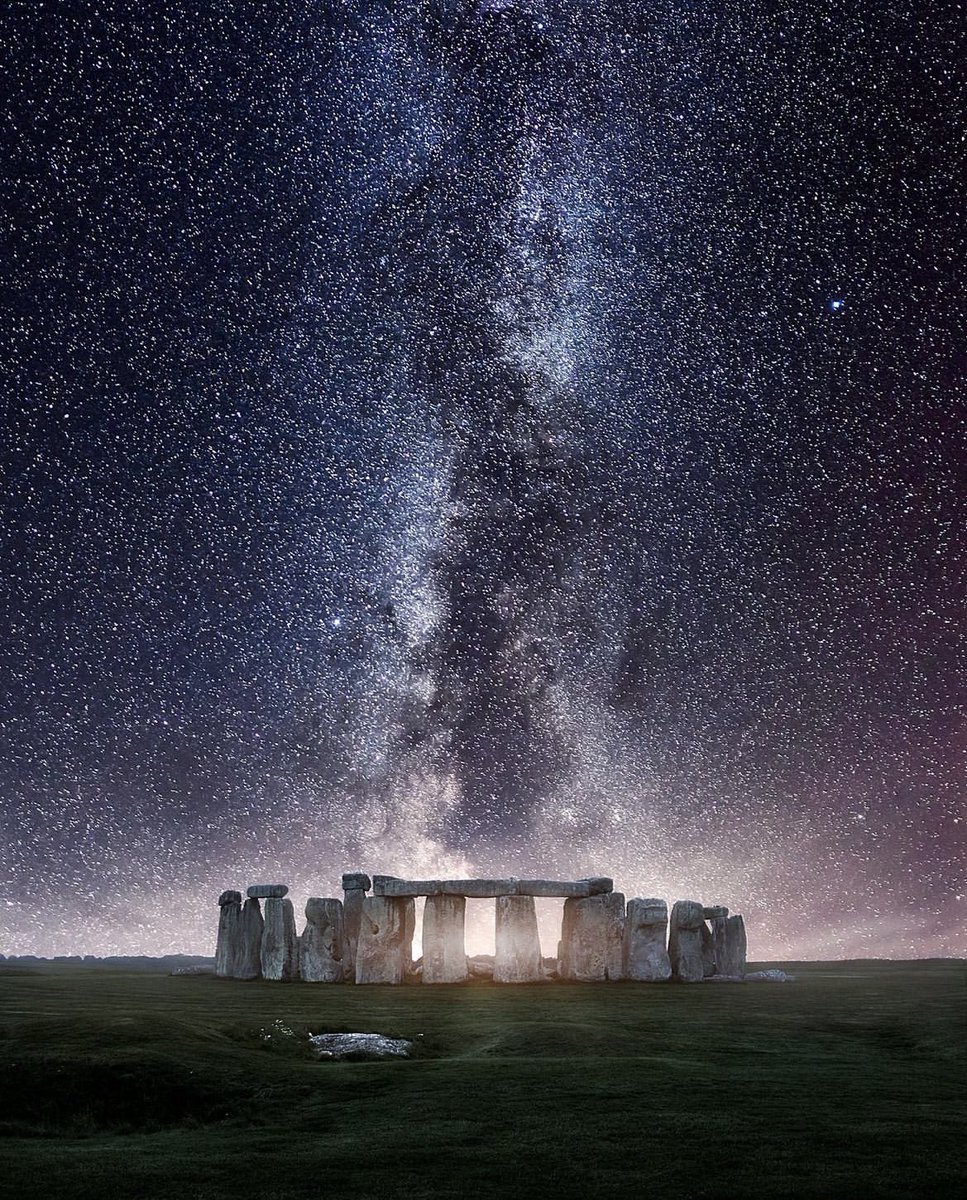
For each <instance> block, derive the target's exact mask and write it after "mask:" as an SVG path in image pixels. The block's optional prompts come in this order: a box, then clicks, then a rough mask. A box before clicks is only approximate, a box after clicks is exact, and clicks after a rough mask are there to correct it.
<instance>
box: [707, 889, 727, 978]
mask: <svg viewBox="0 0 967 1200" xmlns="http://www.w3.org/2000/svg"><path fill="white" fill-rule="evenodd" d="M702 915H703V917H704V918H705V921H704V922H703V925H702V955H703V964H704V969H705V978H706V979H708V978H709V977H710V976H712V975H725V974H727V972H726V970H725V969H724V964H725V959H726V947H725V926H726V918H727V917H728V915H729V910H728V909H727V908H726V907H725V905H724V904H716V905H713V906H711V907H709V908H705V909H703V910H702Z"/></svg>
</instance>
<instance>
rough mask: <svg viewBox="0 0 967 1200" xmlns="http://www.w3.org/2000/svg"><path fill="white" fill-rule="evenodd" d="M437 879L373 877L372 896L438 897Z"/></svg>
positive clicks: (438, 883) (393, 876) (438, 886)
mask: <svg viewBox="0 0 967 1200" xmlns="http://www.w3.org/2000/svg"><path fill="white" fill-rule="evenodd" d="M439 894H440V880H439V879H397V878H396V876H395V875H374V876H373V895H374V896H403V897H414V896H438V895H439Z"/></svg>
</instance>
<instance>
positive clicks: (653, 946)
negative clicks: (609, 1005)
mask: <svg viewBox="0 0 967 1200" xmlns="http://www.w3.org/2000/svg"><path fill="white" fill-rule="evenodd" d="M667 932H668V905H667V904H666V903H665V901H664V900H657V899H652V898H649V899H641V898H640V897H639V898H636V899H634V900H629V901H628V911H627V913H626V915H625V945H624V952H625V974H626V976H627V978H628V979H638V980H642V981H644V982H647V983H658V982H662V981H664V980H666V979H670V978H671V974H672V964H671V960H670V959H669V957H668V950H667V948H666V946H665V939H666V934H667Z"/></svg>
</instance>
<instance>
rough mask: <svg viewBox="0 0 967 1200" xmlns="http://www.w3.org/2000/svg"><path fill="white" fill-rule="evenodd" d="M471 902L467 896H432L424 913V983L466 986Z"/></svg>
mask: <svg viewBox="0 0 967 1200" xmlns="http://www.w3.org/2000/svg"><path fill="white" fill-rule="evenodd" d="M466 916H467V901H466V900H465V899H464V897H463V896H428V897H427V901H426V907H425V908H424V909H423V982H424V983H464V982H465V981H466V978H467V949H466V945H465V941H464V930H465V926H466Z"/></svg>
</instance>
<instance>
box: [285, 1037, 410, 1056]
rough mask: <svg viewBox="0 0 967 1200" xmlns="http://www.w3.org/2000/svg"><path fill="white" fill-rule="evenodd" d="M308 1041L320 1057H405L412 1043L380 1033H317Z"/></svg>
mask: <svg viewBox="0 0 967 1200" xmlns="http://www.w3.org/2000/svg"><path fill="white" fill-rule="evenodd" d="M309 1041H310V1042H311V1043H312V1045H313V1046H314V1047H315V1049H316V1050H317V1051H318V1053H319V1057H320V1058H335V1059H340V1058H406V1056H407V1055H408V1054H409V1052H410V1051H411V1050H412V1049H413V1043H412V1042H408V1041H407V1040H406V1039H405V1038H391V1037H386V1035H385V1034H382V1033H317V1034H315V1035H314V1036H311V1037H310V1038H309Z"/></svg>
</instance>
